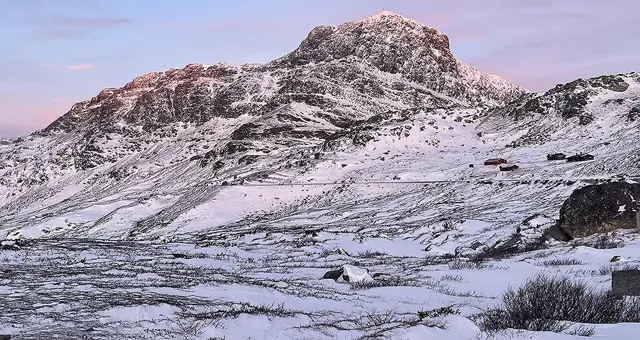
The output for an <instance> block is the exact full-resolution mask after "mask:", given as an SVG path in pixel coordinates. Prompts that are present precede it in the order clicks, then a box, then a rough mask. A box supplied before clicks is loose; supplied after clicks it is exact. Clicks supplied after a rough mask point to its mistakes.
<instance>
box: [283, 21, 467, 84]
mask: <svg viewBox="0 0 640 340" xmlns="http://www.w3.org/2000/svg"><path fill="white" fill-rule="evenodd" d="M414 55H415V56H417V57H418V58H420V59H422V60H423V61H434V62H436V63H437V62H439V61H449V60H453V59H455V58H454V57H453V55H452V54H451V51H450V49H449V38H448V37H447V36H446V35H444V34H442V33H440V32H438V31H437V30H436V29H434V28H431V27H428V26H425V25H422V24H420V23H419V22H417V21H414V20H410V19H407V18H405V17H403V16H401V15H399V14H396V13H393V12H390V11H386V10H383V11H381V12H378V13H376V14H373V15H370V16H367V17H364V18H361V19H358V20H355V21H349V22H346V23H343V24H341V25H339V26H318V27H316V28H314V29H313V30H312V31H311V32H310V33H309V35H308V36H307V38H306V39H305V40H304V41H303V42H302V43H301V44H300V46H299V47H298V49H296V50H295V51H294V52H292V53H291V54H290V55H288V57H287V61H288V62H291V63H293V64H297V65H300V64H306V63H309V62H322V61H331V60H336V59H344V58H349V57H357V58H363V59H366V60H367V61H369V62H371V63H372V64H373V65H374V66H377V67H379V68H380V69H381V70H382V71H385V72H391V73H399V72H401V71H403V70H402V67H401V66H402V65H400V64H407V62H408V61H411V60H412V59H414ZM440 64H441V65H444V64H447V63H444V62H443V63H440ZM448 64H449V65H448V66H451V67H453V63H448ZM411 66H413V65H409V67H411ZM444 66H445V67H444V69H443V71H451V70H452V68H450V69H447V67H446V65H444Z"/></svg>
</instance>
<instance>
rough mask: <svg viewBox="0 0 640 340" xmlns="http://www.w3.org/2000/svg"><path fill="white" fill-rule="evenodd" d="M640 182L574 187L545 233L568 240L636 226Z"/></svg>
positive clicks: (558, 238)
mask: <svg viewBox="0 0 640 340" xmlns="http://www.w3.org/2000/svg"><path fill="white" fill-rule="evenodd" d="M636 198H640V184H636V183H626V182H611V183H604V184H595V185H588V186H585V187H582V188H580V189H576V190H575V191H574V192H573V193H571V196H569V198H567V200H566V201H565V202H564V203H563V204H562V208H560V219H559V220H558V223H556V225H555V226H554V227H553V228H552V229H551V230H549V232H548V233H547V235H548V236H549V237H551V238H554V239H556V240H560V241H569V240H572V239H574V238H578V237H585V236H589V235H593V234H598V233H607V232H610V231H613V230H617V229H631V228H635V226H636V213H635V211H636Z"/></svg>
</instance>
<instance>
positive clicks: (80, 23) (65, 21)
mask: <svg viewBox="0 0 640 340" xmlns="http://www.w3.org/2000/svg"><path fill="white" fill-rule="evenodd" d="M131 22H133V20H132V19H124V18H122V19H121V18H57V19H56V20H55V23H57V24H60V25H66V26H76V27H107V26H117V25H122V24H128V23H131Z"/></svg>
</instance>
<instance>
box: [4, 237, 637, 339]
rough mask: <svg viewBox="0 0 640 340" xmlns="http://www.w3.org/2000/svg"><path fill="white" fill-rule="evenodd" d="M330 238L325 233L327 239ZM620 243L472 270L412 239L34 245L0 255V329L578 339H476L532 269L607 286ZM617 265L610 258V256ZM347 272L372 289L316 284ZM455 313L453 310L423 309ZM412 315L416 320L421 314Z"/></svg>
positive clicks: (599, 328)
mask: <svg viewBox="0 0 640 340" xmlns="http://www.w3.org/2000/svg"><path fill="white" fill-rule="evenodd" d="M334 236H335V235H334ZM617 237H618V238H619V240H620V241H622V242H625V247H623V248H615V249H594V248H591V247H586V246H575V247H567V246H559V245H555V246H552V247H551V248H549V249H544V250H540V251H533V252H528V253H523V254H519V255H514V256H513V257H508V258H504V259H501V260H490V261H484V262H471V261H468V260H467V259H465V258H457V259H451V258H444V257H438V256H433V255H429V254H428V253H427V252H421V251H420V247H421V245H420V244H418V243H417V242H406V241H400V242H393V240H388V241H386V242H383V241H381V240H371V241H369V240H367V239H357V237H356V235H353V234H343V235H340V242H337V241H336V240H335V239H333V240H329V239H330V237H329V235H324V234H318V235H316V236H313V235H307V236H306V237H303V238H300V239H298V240H296V241H297V242H295V243H288V242H282V244H280V245H277V244H276V245H269V244H264V242H263V240H262V239H261V238H260V237H259V236H256V237H254V238H251V239H246V240H245V241H244V242H238V243H237V244H238V245H237V246H233V247H221V246H194V245H187V244H151V243H135V242H124V241H108V242H107V241H104V242H101V241H61V240H60V241H54V240H48V241H37V242H34V243H32V244H29V245H26V246H24V248H23V249H22V250H18V251H7V250H5V251H2V252H0V273H1V274H0V275H1V276H0V279H1V281H0V285H1V286H2V288H1V294H0V303H1V304H2V306H3V310H2V313H0V334H13V335H14V339H45V338H46V339H296V340H298V339H309V340H311V339H407V340H409V339H411V340H413V339H415V340H421V339H465V340H466V339H489V338H495V339H574V338H575V339H578V338H580V337H578V336H576V335H571V331H572V330H573V329H575V327H577V326H578V325H574V326H572V327H571V328H569V329H567V330H566V331H564V332H562V333H551V332H548V333H546V332H545V333H533V332H526V331H505V332H499V333H497V334H492V335H491V336H490V335H489V334H486V333H483V332H482V331H481V330H480V329H479V328H478V326H477V325H476V323H475V322H474V321H476V319H477V315H478V313H481V312H482V311H483V310H486V309H487V308H491V307H494V306H497V305H499V304H500V300H501V299H500V297H501V294H502V293H503V292H504V291H505V290H506V289H507V288H509V287H510V286H511V287H513V286H518V285H520V284H521V283H522V282H523V281H524V280H525V279H527V278H529V277H531V276H532V275H535V274H536V273H541V272H542V273H549V274H552V275H555V274H561V275H567V276H569V277H571V278H575V279H584V280H586V281H588V282H589V283H590V284H592V285H593V286H595V287H597V288H601V289H606V288H608V287H609V286H610V271H611V269H612V268H620V267H623V266H630V265H635V264H636V263H637V262H638V260H640V259H639V258H638V253H639V251H640V243H639V242H638V240H639V239H640V238H639V237H638V235H637V234H635V233H632V232H627V233H622V234H619V235H618V236H617ZM616 255H617V256H620V257H621V261H619V262H616V263H610V259H611V258H612V257H613V256H616ZM343 265H353V266H356V267H358V268H363V269H367V270H368V271H369V274H370V277H372V278H373V279H372V280H373V281H365V282H362V283H348V282H340V283H339V282H335V281H334V280H331V279H322V278H323V275H324V274H325V273H326V272H327V271H330V270H333V269H337V268H340V267H341V266H343ZM442 307H451V310H453V311H459V314H458V313H457V312H455V313H452V314H450V315H444V316H433V317H432V316H430V315H429V314H428V311H430V310H436V309H439V308H442ZM420 316H422V318H421V317H420ZM587 326H589V327H593V329H594V331H595V335H594V336H593V337H594V338H597V339H632V338H635V334H636V333H637V332H638V331H640V324H617V325H587Z"/></svg>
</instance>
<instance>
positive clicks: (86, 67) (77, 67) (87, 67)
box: [65, 65, 93, 71]
mask: <svg viewBox="0 0 640 340" xmlns="http://www.w3.org/2000/svg"><path fill="white" fill-rule="evenodd" d="M92 68H93V66H92V65H69V66H67V67H65V69H67V70H72V71H77V70H91V69H92Z"/></svg>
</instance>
